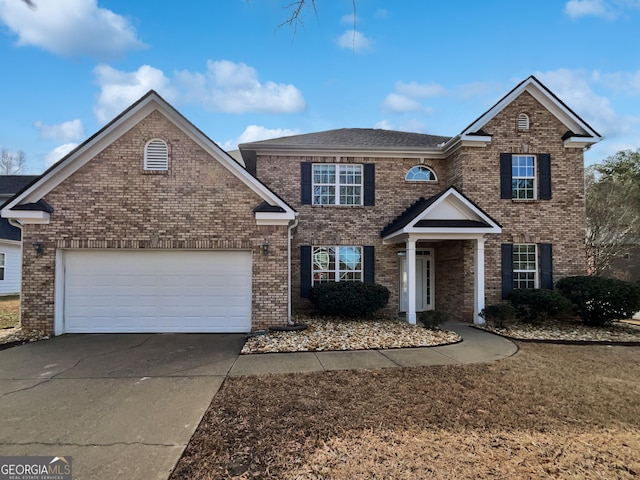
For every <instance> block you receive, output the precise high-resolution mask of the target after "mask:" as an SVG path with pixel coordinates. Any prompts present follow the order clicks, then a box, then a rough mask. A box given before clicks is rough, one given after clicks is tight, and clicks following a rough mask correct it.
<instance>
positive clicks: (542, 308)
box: [508, 288, 571, 323]
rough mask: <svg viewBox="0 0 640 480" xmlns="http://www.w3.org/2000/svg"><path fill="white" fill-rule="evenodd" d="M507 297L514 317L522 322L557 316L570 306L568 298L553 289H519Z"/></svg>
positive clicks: (532, 321)
mask: <svg viewBox="0 0 640 480" xmlns="http://www.w3.org/2000/svg"><path fill="white" fill-rule="evenodd" d="M508 299H509V301H510V302H511V305H512V306H513V308H514V309H515V312H516V317H517V318H518V320H520V321H522V322H524V323H534V322H538V321H540V320H546V319H548V318H553V317H557V316H558V315H559V314H561V313H563V312H566V311H568V310H569V309H570V308H571V303H570V302H569V300H567V299H566V298H565V297H564V296H563V295H562V294H561V293H560V292H557V291H555V290H546V289H537V288H536V289H519V290H514V291H513V292H511V294H510V295H509V297H508Z"/></svg>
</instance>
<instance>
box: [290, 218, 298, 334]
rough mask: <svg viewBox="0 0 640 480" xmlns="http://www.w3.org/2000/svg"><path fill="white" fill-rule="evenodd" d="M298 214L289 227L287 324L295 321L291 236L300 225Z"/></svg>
mask: <svg viewBox="0 0 640 480" xmlns="http://www.w3.org/2000/svg"><path fill="white" fill-rule="evenodd" d="M298 221H299V220H298V216H297V215H296V218H295V219H294V220H293V223H292V224H291V225H289V228H288V229H287V325H290V326H293V325H295V322H294V321H293V320H291V238H292V237H293V229H294V228H296V227H297V226H298Z"/></svg>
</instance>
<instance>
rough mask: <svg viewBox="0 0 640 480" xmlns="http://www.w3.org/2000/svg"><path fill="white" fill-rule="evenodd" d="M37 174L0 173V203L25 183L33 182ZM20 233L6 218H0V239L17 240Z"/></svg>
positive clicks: (19, 237)
mask: <svg viewBox="0 0 640 480" xmlns="http://www.w3.org/2000/svg"><path fill="white" fill-rule="evenodd" d="M38 177H39V175H0V205H2V204H3V203H5V202H6V201H7V200H9V199H10V198H11V197H12V196H14V195H15V194H16V193H18V192H19V191H20V190H22V189H23V188H24V187H26V186H27V185H29V184H31V183H33V182H34V181H35V180H36V179H37V178H38ZM21 238H22V233H21V232H20V229H19V228H18V227H14V226H13V225H11V224H10V223H9V220H7V219H6V218H0V240H12V241H16V242H19V241H20V240H21Z"/></svg>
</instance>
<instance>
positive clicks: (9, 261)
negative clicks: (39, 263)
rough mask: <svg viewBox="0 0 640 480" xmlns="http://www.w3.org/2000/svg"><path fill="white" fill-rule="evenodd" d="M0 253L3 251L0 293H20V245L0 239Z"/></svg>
mask: <svg viewBox="0 0 640 480" xmlns="http://www.w3.org/2000/svg"><path fill="white" fill-rule="evenodd" d="M0 253H4V255H5V256H4V280H0V295H8V294H16V293H20V280H21V278H22V274H21V272H22V247H21V246H20V244H19V243H18V242H12V241H10V240H1V239H0Z"/></svg>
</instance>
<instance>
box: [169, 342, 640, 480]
mask: <svg viewBox="0 0 640 480" xmlns="http://www.w3.org/2000/svg"><path fill="white" fill-rule="evenodd" d="M520 348H521V350H520V351H519V352H518V353H517V354H516V355H515V356H513V357H511V358H509V359H506V360H503V361H500V362H496V363H492V364H483V365H462V366H461V365H456V366H438V367H424V368H410V369H385V370H377V371H346V372H345V371H342V372H325V373H313V374H295V375H269V376H261V377H244V378H228V379H227V380H226V381H225V384H224V385H223V387H222V389H221V391H220V392H219V393H218V395H217V396H216V397H215V398H214V399H213V402H212V404H211V406H210V408H209V411H208V412H207V414H206V415H205V417H204V418H203V421H202V423H201V424H200V426H199V428H198V429H197V431H196V433H195V435H194V436H193V438H192V439H191V442H190V444H189V446H188V447H187V449H186V451H185V453H184V455H183V457H182V459H181V460H180V461H179V463H178V465H177V467H176V469H175V471H174V473H173V475H172V477H171V478H172V479H187V478H189V479H219V478H260V479H282V480H287V479H349V480H356V479H363V480H364V479H422V478H434V479H454V478H455V479H516V478H517V479H541V478H562V479H631V478H637V477H638V476H639V475H640V348H639V347H607V346H562V345H544V344H521V345H520Z"/></svg>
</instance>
